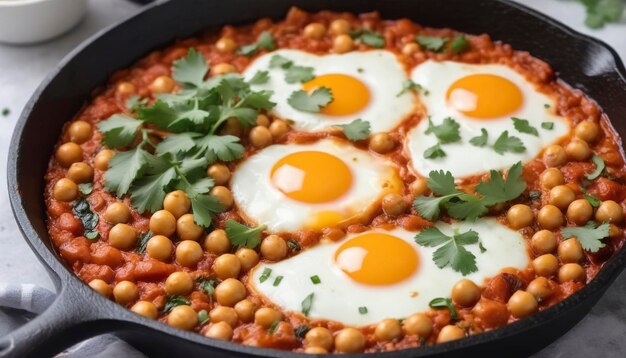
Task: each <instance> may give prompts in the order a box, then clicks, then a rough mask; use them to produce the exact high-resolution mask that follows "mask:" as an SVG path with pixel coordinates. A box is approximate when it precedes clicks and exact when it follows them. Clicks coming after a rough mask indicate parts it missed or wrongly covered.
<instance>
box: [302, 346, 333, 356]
mask: <svg viewBox="0 0 626 358" xmlns="http://www.w3.org/2000/svg"><path fill="white" fill-rule="evenodd" d="M304 353H306V354H328V350H326V349H324V348H322V347H313V346H311V347H306V348H304Z"/></svg>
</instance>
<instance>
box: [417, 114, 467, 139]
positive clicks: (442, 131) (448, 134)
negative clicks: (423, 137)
mask: <svg viewBox="0 0 626 358" xmlns="http://www.w3.org/2000/svg"><path fill="white" fill-rule="evenodd" d="M460 127H461V126H460V125H459V123H458V122H457V121H455V120H454V119H453V118H451V117H446V118H444V119H443V122H442V123H441V124H438V125H434V124H433V121H432V120H431V119H430V118H428V128H427V129H426V132H424V133H425V134H431V133H432V134H434V135H435V137H437V139H438V140H439V143H441V144H448V143H455V142H460V141H461V134H460V132H459V128H460Z"/></svg>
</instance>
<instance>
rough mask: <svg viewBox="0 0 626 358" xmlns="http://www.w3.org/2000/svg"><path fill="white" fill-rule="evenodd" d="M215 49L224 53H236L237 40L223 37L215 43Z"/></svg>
mask: <svg viewBox="0 0 626 358" xmlns="http://www.w3.org/2000/svg"><path fill="white" fill-rule="evenodd" d="M215 48H217V50H218V51H219V52H222V53H232V52H235V49H236V48H237V44H236V43H235V40H233V39H231V38H228V37H222V38H220V39H219V40H217V42H216V43H215Z"/></svg>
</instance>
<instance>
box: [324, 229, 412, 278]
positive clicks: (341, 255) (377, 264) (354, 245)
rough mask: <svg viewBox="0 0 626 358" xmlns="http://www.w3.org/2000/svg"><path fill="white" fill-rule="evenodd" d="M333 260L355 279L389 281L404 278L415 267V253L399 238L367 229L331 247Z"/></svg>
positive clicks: (409, 274)
mask: <svg viewBox="0 0 626 358" xmlns="http://www.w3.org/2000/svg"><path fill="white" fill-rule="evenodd" d="M335 263H336V264H337V265H338V266H339V268H340V269H341V270H342V271H343V272H345V273H346V275H348V276H349V277H350V278H352V279H353V280H355V281H357V282H360V283H363V284H367V285H390V284H394V283H398V282H401V281H403V280H405V279H407V278H408V277H409V276H411V275H412V274H413V273H414V272H415V271H416V270H417V266H418V255H417V252H416V251H415V249H414V248H413V247H412V246H411V245H410V244H409V243H407V242H406V241H404V240H402V239H400V238H397V237H395V236H392V235H387V234H382V233H368V234H363V235H360V236H357V237H355V238H352V239H350V240H348V241H346V242H344V243H343V245H341V246H340V247H339V248H338V249H337V251H335Z"/></svg>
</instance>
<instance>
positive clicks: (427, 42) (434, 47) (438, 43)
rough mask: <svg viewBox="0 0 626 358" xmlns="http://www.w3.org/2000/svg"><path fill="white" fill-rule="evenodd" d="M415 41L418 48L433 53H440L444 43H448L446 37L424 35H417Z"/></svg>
mask: <svg viewBox="0 0 626 358" xmlns="http://www.w3.org/2000/svg"><path fill="white" fill-rule="evenodd" d="M415 40H416V41H417V43H418V44H420V46H422V47H423V48H425V49H427V50H430V51H433V52H442V51H443V48H444V46H445V45H446V42H448V38H447V37H439V36H426V35H418V36H416V37H415Z"/></svg>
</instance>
